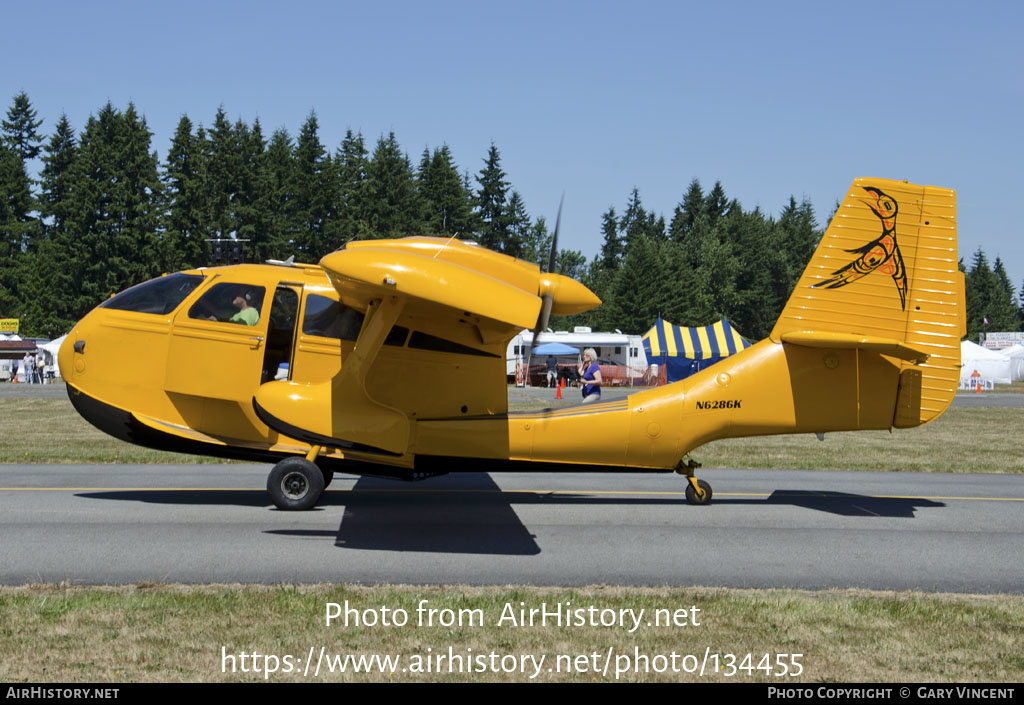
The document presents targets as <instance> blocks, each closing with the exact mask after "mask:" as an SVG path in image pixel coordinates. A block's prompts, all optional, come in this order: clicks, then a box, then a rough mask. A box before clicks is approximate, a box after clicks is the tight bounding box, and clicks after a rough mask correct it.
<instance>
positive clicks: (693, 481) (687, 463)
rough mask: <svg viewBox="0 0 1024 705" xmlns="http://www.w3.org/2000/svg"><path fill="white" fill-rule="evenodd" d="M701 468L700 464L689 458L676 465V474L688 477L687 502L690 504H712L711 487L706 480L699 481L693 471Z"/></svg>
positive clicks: (686, 457)
mask: <svg viewBox="0 0 1024 705" xmlns="http://www.w3.org/2000/svg"><path fill="white" fill-rule="evenodd" d="M699 467H700V463H698V462H697V461H696V460H694V459H693V458H691V457H689V456H685V457H684V458H683V459H682V460H680V461H679V463H678V464H677V465H676V472H677V473H679V474H680V475H686V479H687V481H688V484H687V485H686V501H687V502H689V503H690V504H696V505H705V504H711V485H709V484H708V483H707V482H705V481H704V480H698V479H697V477H696V476H695V475H694V474H693V471H694V470H696V469H697V468H699Z"/></svg>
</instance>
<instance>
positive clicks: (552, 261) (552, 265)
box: [548, 193, 565, 274]
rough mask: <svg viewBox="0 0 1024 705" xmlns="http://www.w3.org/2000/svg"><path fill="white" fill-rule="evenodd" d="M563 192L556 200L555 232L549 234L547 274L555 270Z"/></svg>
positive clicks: (563, 199)
mask: <svg viewBox="0 0 1024 705" xmlns="http://www.w3.org/2000/svg"><path fill="white" fill-rule="evenodd" d="M564 202H565V194H564V193H563V194H562V198H561V199H560V200H559V201H558V215H557V216H556V217H555V233H554V235H552V236H551V254H550V255H549V256H548V274H550V273H551V272H553V271H555V259H556V258H557V257H558V229H559V228H560V227H561V226H562V204H563V203H564Z"/></svg>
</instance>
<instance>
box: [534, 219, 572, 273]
mask: <svg viewBox="0 0 1024 705" xmlns="http://www.w3.org/2000/svg"><path fill="white" fill-rule="evenodd" d="M553 237H554V236H553V235H552V234H551V233H549V232H548V223H547V219H546V218H545V217H544V216H542V215H541V216H537V220H535V221H534V222H533V224H532V225H531V226H530V227H529V229H528V230H527V233H526V241H525V243H524V245H523V253H522V255H521V256H522V258H523V259H525V260H526V261H527V262H533V263H535V264H537V265H539V266H540V267H541V269H543V270H546V269H547V266H548V260H549V259H550V258H551V240H552V238H553ZM564 251H565V250H559V253H561V252H564ZM583 264H584V265H585V264H586V259H584V260H583ZM558 273H559V274H563V273H564V272H562V271H561V270H560V269H559V270H558ZM567 276H573V275H567Z"/></svg>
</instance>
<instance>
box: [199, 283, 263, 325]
mask: <svg viewBox="0 0 1024 705" xmlns="http://www.w3.org/2000/svg"><path fill="white" fill-rule="evenodd" d="M266 293H267V290H266V289H265V288H263V287H262V286H252V285H249V284H238V283H230V282H222V283H220V284H215V285H213V286H212V287H210V290H209V291H207V292H206V293H205V294H203V295H202V296H201V297H200V298H199V300H198V301H196V302H195V303H194V304H193V305H192V308H190V309H189V310H188V317H189V318H197V319H200V320H207V321H220V322H221V323H237V324H239V325H244V326H254V325H256V324H257V323H259V320H260V311H261V310H262V309H263V297H264V296H266Z"/></svg>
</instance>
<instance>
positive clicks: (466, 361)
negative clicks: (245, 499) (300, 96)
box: [59, 179, 966, 510]
mask: <svg viewBox="0 0 1024 705" xmlns="http://www.w3.org/2000/svg"><path fill="white" fill-rule="evenodd" d="M556 239H557V226H556ZM552 251H554V248H552ZM552 259H553V258H552ZM957 262H958V258H957V242H956V197H955V192H954V191H952V190H949V189H944V188H936V187H931V186H916V185H913V184H909V183H907V182H900V181H888V180H881V179H859V180H857V181H855V182H854V183H853V185H852V186H851V188H850V190H849V192H848V193H847V195H846V197H845V198H844V200H843V201H842V204H841V206H840V208H839V210H838V211H837V213H836V215H835V217H834V219H833V220H832V223H831V224H830V225H829V227H828V229H827V231H826V232H825V235H824V237H823V238H822V241H821V243H820V245H819V246H818V248H817V250H816V252H815V254H814V256H813V258H812V259H811V262H810V263H809V265H808V266H807V268H806V270H805V271H804V274H803V276H802V277H801V279H800V280H799V282H798V284H797V286H796V289H795V290H794V291H793V293H792V296H791V298H790V299H789V301H788V303H787V304H786V306H785V309H784V310H783V312H782V315H781V317H780V318H779V320H778V322H777V323H776V325H775V327H774V329H773V330H772V332H771V335H770V336H769V337H768V338H767V339H765V340H762V341H760V342H759V343H757V344H755V345H753V346H751V347H749V348H747V349H745V350H743V351H741V352H740V353H738V354H736V355H734V356H731V357H729V358H726V359H725V360H723V361H721V362H719V363H717V364H716V365H714V366H712V367H710V368H707V369H705V370H703V371H702V372H700V373H698V374H695V375H693V376H691V377H689V378H687V379H685V380H683V381H680V382H676V383H674V384H669V385H667V386H663V387H657V388H652V389H649V390H645V391H640V392H637V393H634V394H632V395H631V396H629V397H627V398H624V399H621V400H615V401H606V402H599V403H596V404H586V405H581V406H576V407H567V408H560V409H547V410H543V411H531V412H510V411H509V410H508V395H507V386H506V368H505V350H506V345H507V343H508V341H509V340H510V339H511V338H512V337H513V336H514V335H516V334H517V333H518V332H519V331H521V330H522V329H524V328H533V329H534V330H537V331H538V332H539V331H540V330H543V329H544V328H545V327H546V325H547V320H548V316H550V315H551V314H572V313H578V312H582V311H586V310H589V309H591V308H593V307H595V306H597V305H599V304H600V301H599V299H598V298H597V297H596V296H595V295H594V294H593V293H591V292H590V290H588V289H587V288H586V287H585V286H583V285H582V284H580V283H579V282H577V281H575V280H573V279H570V278H567V277H565V276H561V275H559V274H555V273H553V272H552V271H551V269H552V265H553V261H552V262H549V263H548V272H547V273H545V272H543V271H542V270H541V267H539V266H538V265H536V264H531V263H528V262H524V261H521V260H518V259H514V258H512V257H509V256H506V255H503V254H499V253H496V252H492V251H490V250H487V249H484V248H482V247H479V246H477V245H475V244H473V243H467V242H461V241H458V240H454V239H452V240H446V239H443V238H430V237H411V238H406V239H400V240H375V241H360V242H350V243H348V244H347V245H346V246H345V247H344V248H343V249H341V250H338V251H336V252H333V253H331V254H329V255H327V256H325V257H324V258H323V259H322V260H321V261H320V263H319V264H317V265H312V264H294V263H291V262H284V263H274V264H263V265H255V264H242V265H234V266H226V267H212V268H202V269H195V270H190V271H185V272H179V273H177V274H170V275H165V276H162V277H159V278H157V279H154V280H151V281H149V282H145V283H143V284H139V285H138V286H135V287H132V288H130V289H127V290H125V291H123V292H121V293H120V294H117V295H116V296H113V297H111V298H110V299H108V300H107V301H105V302H104V303H102V304H100V305H99V306H98V307H97V308H96V309H94V310H93V311H91V312H90V313H89V314H88V315H87V316H85V318H83V319H82V320H81V321H79V322H78V324H77V325H76V326H75V327H74V329H73V330H72V331H71V333H70V334H69V335H68V337H67V340H66V341H65V343H64V345H63V347H62V348H61V350H60V354H59V364H60V368H61V374H62V375H63V376H64V378H65V380H67V383H68V390H69V394H70V397H71V401H72V402H73V404H74V406H75V408H76V409H77V410H78V412H79V413H80V414H81V415H82V416H84V417H85V418H86V419H88V420H89V421H90V422H91V423H93V424H94V425H95V426H97V427H98V428H100V429H102V430H103V431H105V432H107V433H109V434H111V435H113V436H116V437H117V438H121V439H123V440H126V441H130V442H132V443H137V444H141V445H145V446H150V447H154V448H160V449H165V450H173V451H178V452H188V453H198V454H204V455H213V456H222V457H228V458H238V459H246V460H252V461H260V462H275V463H276V464H275V465H274V467H273V469H272V470H271V472H270V474H269V477H268V480H267V489H268V490H269V493H270V496H271V499H272V500H273V502H274V504H275V505H276V506H277V507H279V508H281V509H290V510H295V509H308V508H310V507H312V506H314V505H315V504H316V503H317V501H318V500H319V499H320V497H321V495H322V493H323V491H324V488H325V487H326V486H327V485H328V484H329V483H330V481H331V478H332V477H333V473H334V472H335V471H340V472H345V473H353V474H372V475H382V476H389V477H395V478H403V479H421V478H425V477H429V476H433V475H438V474H444V473H448V472H453V471H482V472H494V471H513V470H514V471H523V470H530V471H543V472H558V471H572V472H579V471H615V472H670V471H676V472H679V473H680V474H683V475H685V476H686V478H687V485H686V497H687V499H688V501H689V502H690V503H692V504H707V503H709V502H710V500H711V494H712V492H711V488H710V486H709V485H708V484H707V483H706V482H705V481H703V480H698V479H697V477H696V476H695V469H696V468H697V467H699V465H698V464H697V463H696V462H694V461H693V460H692V458H690V455H689V454H690V453H691V451H693V450H694V449H696V448H698V447H699V446H701V445H703V444H705V443H708V442H710V441H714V440H718V439H722V438H734V437H740V436H759V435H768V434H789V433H819V434H820V433H824V432H831V431H850V430H858V429H891V428H894V427H895V428H906V427H911V426H918V425H920V424H924V423H927V422H928V421H931V420H932V419H934V418H936V417H937V416H939V415H940V414H941V413H942V412H943V411H944V410H945V409H946V408H947V407H948V406H949V404H950V402H951V401H952V399H953V396H954V394H955V391H956V388H957V384H958V380H959V374H960V339H961V337H962V336H963V335H965V332H966V331H965V320H966V316H965V301H964V279H963V275H962V274H961V272H960V271H959V270H958V268H957ZM534 339H535V340H536V336H535V337H534Z"/></svg>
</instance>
